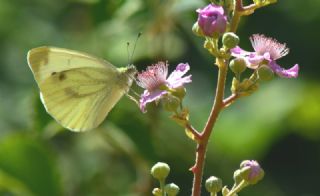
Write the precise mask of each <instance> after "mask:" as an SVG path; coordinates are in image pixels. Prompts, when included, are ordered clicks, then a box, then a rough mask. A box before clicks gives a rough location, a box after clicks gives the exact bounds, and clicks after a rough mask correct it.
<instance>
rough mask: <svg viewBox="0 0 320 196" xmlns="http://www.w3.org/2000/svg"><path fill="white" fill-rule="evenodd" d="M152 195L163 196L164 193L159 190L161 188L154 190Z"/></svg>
mask: <svg viewBox="0 0 320 196" xmlns="http://www.w3.org/2000/svg"><path fill="white" fill-rule="evenodd" d="M152 195H154V196H162V191H161V189H159V188H154V189H153V190H152Z"/></svg>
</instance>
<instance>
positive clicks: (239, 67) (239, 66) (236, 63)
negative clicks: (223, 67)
mask: <svg viewBox="0 0 320 196" xmlns="http://www.w3.org/2000/svg"><path fill="white" fill-rule="evenodd" d="M229 67H230V69H231V71H232V72H233V73H235V74H241V73H242V72H244V71H245V70H246V68H247V62H246V60H245V59H244V58H241V57H239V58H235V59H232V60H231V61H230V64H229Z"/></svg>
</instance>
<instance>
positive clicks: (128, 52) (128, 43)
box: [127, 42, 131, 65]
mask: <svg viewBox="0 0 320 196" xmlns="http://www.w3.org/2000/svg"><path fill="white" fill-rule="evenodd" d="M129 47H130V42H127V54H128V65H130V56H131V55H130V51H129Z"/></svg>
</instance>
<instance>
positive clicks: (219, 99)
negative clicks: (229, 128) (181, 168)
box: [190, 58, 228, 196]
mask: <svg viewBox="0 0 320 196" xmlns="http://www.w3.org/2000/svg"><path fill="white" fill-rule="evenodd" d="M217 65H218V67H219V74H218V84H217V89H216V95H215V100H214V104H213V106H212V109H211V112H210V115H209V117H208V121H207V123H206V126H205V127H204V130H203V132H202V133H201V134H200V140H199V142H198V146H197V152H196V161H195V165H194V166H193V167H192V168H191V169H190V170H191V171H192V172H193V189H192V196H200V194H201V181H202V175H203V168H204V163H205V157H206V150H207V145H208V141H209V137H210V135H211V133H212V128H213V126H214V124H215V122H216V120H217V118H218V116H219V113H220V111H221V110H222V109H223V107H224V104H223V97H224V88H225V80H226V75H227V70H228V67H227V65H226V63H225V61H224V60H223V59H221V58H217Z"/></svg>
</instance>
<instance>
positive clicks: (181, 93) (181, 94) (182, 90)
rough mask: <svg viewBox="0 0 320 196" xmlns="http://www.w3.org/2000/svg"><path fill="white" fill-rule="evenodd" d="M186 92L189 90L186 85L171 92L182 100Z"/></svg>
mask: <svg viewBox="0 0 320 196" xmlns="http://www.w3.org/2000/svg"><path fill="white" fill-rule="evenodd" d="M186 93H187V91H186V88H184V87H179V88H175V89H174V91H172V92H171V94H172V95H174V96H176V97H178V98H179V99H180V100H182V99H183V98H184V97H185V96H186Z"/></svg>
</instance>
